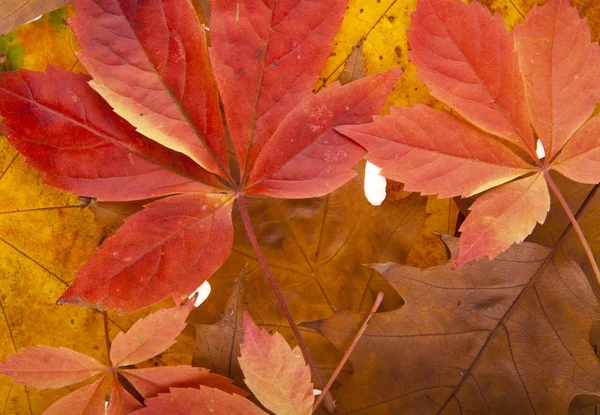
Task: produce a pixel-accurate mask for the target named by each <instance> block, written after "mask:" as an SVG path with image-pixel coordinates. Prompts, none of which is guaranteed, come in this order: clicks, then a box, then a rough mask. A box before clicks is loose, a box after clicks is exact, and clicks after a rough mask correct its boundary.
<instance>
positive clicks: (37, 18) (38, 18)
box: [24, 14, 44, 24]
mask: <svg viewBox="0 0 600 415" xmlns="http://www.w3.org/2000/svg"><path fill="white" fill-rule="evenodd" d="M43 16H44V15H43V14H40V15H39V16H38V17H36V18H34V19H31V20H30V21H28V22H27V23H31V22H35V21H36V20H40V19H41V18H42V17H43ZM27 23H24V24H27Z"/></svg>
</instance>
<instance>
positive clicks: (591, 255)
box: [544, 171, 600, 284]
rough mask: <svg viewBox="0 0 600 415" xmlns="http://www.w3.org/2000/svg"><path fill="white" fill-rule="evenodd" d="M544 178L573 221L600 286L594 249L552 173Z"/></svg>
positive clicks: (545, 172) (546, 174)
mask: <svg viewBox="0 0 600 415" xmlns="http://www.w3.org/2000/svg"><path fill="white" fill-rule="evenodd" d="M544 178H545V179H546V183H548V187H550V189H551V190H552V192H553V193H554V195H555V196H556V198H557V199H558V201H559V202H560V204H561V205H562V207H563V209H564V210H565V213H566V214H567V217H568V218H569V220H570V221H571V224H572V225H573V229H574V230H575V233H576V234H577V236H578V237H579V240H580V241H581V245H583V250H584V251H585V254H586V255H587V257H588V260H589V261H590V264H591V266H592V270H593V271H594V274H595V275H596V281H597V282H598V284H600V269H598V263H597V262H596V259H595V258H594V253H593V252H592V248H590V245H589V244H588V242H587V240H586V239H585V235H584V234H583V231H582V230H581V227H580V226H579V222H577V219H576V218H575V216H574V215H573V212H572V211H571V208H570V207H569V204H568V203H567V200H566V199H565V198H564V196H563V195H562V193H561V192H560V189H559V188H558V186H557V185H556V183H554V180H552V177H550V173H549V172H548V171H544Z"/></svg>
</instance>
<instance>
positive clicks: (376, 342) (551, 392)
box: [307, 237, 600, 414]
mask: <svg viewBox="0 0 600 415" xmlns="http://www.w3.org/2000/svg"><path fill="white" fill-rule="evenodd" d="M444 240H445V242H446V244H447V245H448V247H449V249H450V250H451V251H452V252H453V257H454V256H455V255H456V250H457V246H458V240H457V239H456V238H452V237H444ZM375 268H376V269H377V270H379V271H380V272H381V273H382V274H383V275H385V276H386V278H387V279H388V280H389V281H390V283H391V284H392V285H393V286H394V287H395V288H396V289H397V290H398V292H400V293H401V294H402V296H403V298H404V299H405V301H406V305H405V306H404V307H403V308H402V309H400V310H396V311H392V312H387V313H378V314H377V315H376V316H375V317H374V318H373V319H372V320H371V322H370V324H369V327H368V329H367V331H366V332H365V334H364V335H363V337H362V338H361V340H360V342H359V344H358V346H357V348H356V349H355V351H354V353H353V354H352V356H351V360H352V362H353V364H354V366H355V368H356V370H355V373H354V374H353V375H351V376H344V377H343V378H341V379H340V382H341V383H342V386H341V388H340V389H339V390H338V392H337V394H336V399H337V403H338V404H339V407H340V413H342V414H343V413H349V412H352V413H361V414H372V413H377V414H402V413H492V414H506V413H518V414H528V413H543V414H564V413H567V411H568V410H569V405H570V403H571V400H572V399H573V398H575V397H576V396H578V395H587V396H588V397H589V396H595V397H596V399H598V398H599V397H600V362H599V361H598V358H597V357H596V355H595V353H594V350H593V348H592V346H591V344H590V342H589V338H590V331H591V329H592V327H593V326H594V325H597V324H598V321H599V320H600V307H599V305H598V302H597V300H596V298H595V297H594V296H593V294H592V291H591V289H590V286H589V284H588V282H587V279H586V277H585V275H584V274H583V272H582V271H581V269H580V268H579V267H578V266H577V264H576V263H575V261H573V260H568V259H565V258H564V256H563V254H562V252H558V253H557V254H556V255H555V254H554V252H553V251H550V249H548V248H544V247H542V246H539V245H536V244H531V243H523V244H521V245H516V246H513V247H511V248H510V249H509V250H508V251H506V252H505V253H503V254H501V255H500V256H498V258H497V259H496V260H494V261H489V260H483V261H481V262H478V263H475V264H469V265H466V266H464V267H462V268H461V269H459V270H452V269H451V268H452V265H451V262H449V263H447V264H445V265H443V266H439V267H434V268H430V269H428V270H419V269H417V268H411V267H407V266H401V265H397V264H391V263H389V264H379V265H376V266H375ZM362 319H363V316H362V315H361V314H356V313H348V312H339V313H338V314H337V315H336V316H335V317H333V318H331V319H329V320H324V321H321V322H315V323H311V324H307V326H309V327H311V328H315V329H317V330H318V331H319V332H321V333H322V334H324V335H325V336H326V337H327V338H328V339H330V340H331V341H332V342H333V343H334V344H336V346H337V347H338V348H340V349H344V348H345V347H346V346H347V345H348V344H349V342H350V341H351V339H352V337H353V336H354V333H355V331H356V330H357V328H358V327H359V326H360V323H361V320H362ZM588 403H590V402H588ZM593 403H594V402H591V404H593ZM596 403H597V402H596Z"/></svg>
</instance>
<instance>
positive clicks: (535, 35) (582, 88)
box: [514, 0, 600, 159]
mask: <svg viewBox="0 0 600 415" xmlns="http://www.w3.org/2000/svg"><path fill="white" fill-rule="evenodd" d="M514 36H515V48H516V50H517V53H518V55H519V65H520V67H521V72H522V73H523V79H524V84H525V91H526V96H527V104H528V105H527V107H528V110H529V117H530V118H531V122H532V124H533V126H534V127H535V131H536V133H537V136H538V137H539V138H540V140H542V143H543V144H544V148H545V151H546V157H547V158H549V159H552V158H553V157H554V156H555V155H556V153H558V151H559V150H560V149H561V148H562V146H563V145H564V144H565V143H566V142H567V140H568V139H569V138H570V137H571V135H572V134H573V133H574V132H575V131H577V129H578V128H579V127H580V126H581V124H583V122H584V121H585V120H586V119H587V118H588V117H589V116H590V115H591V114H592V112H593V111H594V107H595V105H596V103H597V102H598V99H600V65H598V62H600V59H599V56H600V53H599V51H598V44H597V43H595V42H594V43H592V42H591V40H590V30H589V28H588V24H587V22H586V20H585V19H582V18H580V17H579V13H578V12H577V9H575V8H574V7H571V5H570V3H569V0H550V1H548V3H546V5H544V7H541V8H540V7H534V8H533V9H532V10H531V11H530V12H529V13H528V14H527V17H525V20H524V21H523V24H520V25H518V26H516V27H515V31H514Z"/></svg>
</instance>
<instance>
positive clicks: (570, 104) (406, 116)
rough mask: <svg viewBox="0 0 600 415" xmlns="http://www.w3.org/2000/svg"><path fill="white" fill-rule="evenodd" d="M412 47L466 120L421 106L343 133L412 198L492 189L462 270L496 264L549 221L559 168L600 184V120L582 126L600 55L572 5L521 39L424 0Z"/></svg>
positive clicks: (551, 9) (475, 213)
mask: <svg viewBox="0 0 600 415" xmlns="http://www.w3.org/2000/svg"><path fill="white" fill-rule="evenodd" d="M408 38H409V41H410V44H411V53H410V57H411V59H412V61H413V62H414V64H415V66H416V67H417V69H418V76H419V77H420V78H421V79H422V80H423V81H424V82H425V83H426V84H427V86H429V88H430V89H431V93H432V95H434V96H435V97H436V98H438V99H439V100H441V101H442V102H444V103H445V104H447V105H448V106H450V107H451V108H452V109H454V110H456V112H457V113H458V114H459V115H460V116H462V118H463V119H464V120H463V119H459V118H457V117H455V116H453V115H452V114H449V113H447V112H443V111H436V110H433V109H431V108H428V107H424V106H421V105H417V106H415V107H414V108H392V109H391V110H390V115H389V116H384V117H377V118H376V119H375V120H374V122H373V123H370V124H364V125H358V126H357V125H354V126H342V127H337V128H336V130H337V131H339V132H342V133H343V134H344V135H346V136H348V137H350V138H352V139H353V140H355V141H356V142H357V143H359V144H361V145H362V146H364V147H365V148H366V149H367V150H368V151H369V153H368V155H367V159H368V160H369V161H371V162H372V163H373V164H376V165H377V166H379V167H382V172H381V174H382V175H384V176H386V177H389V178H391V179H393V180H396V181H400V182H403V183H405V184H406V186H405V189H406V190H409V191H418V192H421V193H423V194H439V195H440V196H441V197H453V196H462V197H469V196H472V195H475V194H478V193H481V192H483V191H486V190H489V193H487V194H484V195H483V196H481V197H480V198H479V199H478V200H477V201H476V202H475V203H474V204H473V206H472V207H471V213H470V215H469V217H468V218H467V220H466V221H465V222H464V223H463V225H462V226H461V228H460V231H461V233H462V236H461V239H460V246H459V251H458V256H457V258H456V265H457V266H460V265H462V264H464V263H466V262H469V261H471V260H474V259H481V258H483V257H485V256H488V257H490V258H494V257H495V256H496V255H498V254H499V253H500V252H502V251H504V250H505V249H507V248H508V247H509V246H510V245H511V244H512V243H515V242H521V241H523V239H524V238H525V237H526V236H527V235H529V233H530V232H531V231H532V230H533V228H534V227H535V225H536V223H543V222H544V220H545V218H546V214H547V212H548V210H549V208H550V199H549V192H548V187H549V188H550V189H551V190H552V191H553V192H554V193H557V192H558V188H557V187H556V185H555V184H554V183H553V182H552V179H551V177H550V175H549V172H550V170H551V169H554V170H556V171H558V172H560V173H562V174H564V175H565V176H567V177H569V178H571V179H573V180H577V181H580V182H584V183H597V182H598V181H600V134H598V133H599V132H600V127H599V125H600V121H598V119H596V118H595V119H593V120H591V121H589V122H588V123H587V124H586V125H583V124H584V122H585V121H586V120H587V119H588V117H589V116H590V115H591V114H592V112H593V110H594V107H595V104H596V103H597V102H598V99H600V58H599V57H600V53H599V51H598V46H597V45H596V44H595V43H592V42H591V40H590V31H589V27H588V25H587V22H586V21H585V19H582V18H580V17H579V15H578V12H577V10H576V9H575V8H573V7H571V5H570V4H569V1H568V0H549V1H548V2H547V3H546V4H545V5H544V6H542V7H537V6H536V7H534V8H533V9H532V11H531V12H530V13H529V14H528V15H527V16H526V17H525V20H524V21H523V22H522V23H521V24H519V25H517V26H516V27H515V30H514V33H509V32H507V31H506V29H505V26H504V24H503V21H502V19H501V18H500V16H499V15H496V16H492V15H491V13H490V12H489V10H487V9H485V8H484V7H483V6H481V5H480V4H479V3H477V2H473V3H472V4H470V5H468V6H467V5H465V4H463V3H462V2H460V1H458V0H440V1H434V0H420V1H419V3H418V6H417V10H416V11H415V12H414V13H413V14H412V29H410V30H409V32H408ZM465 120H466V121H465ZM582 125H583V126H582ZM537 137H539V139H540V140H541V143H542V144H543V147H544V149H545V156H544V155H538V154H537V152H536V149H537V146H536V144H537V143H536V142H535V138H537ZM531 173H535V174H533V175H531ZM523 177H524V178H523ZM515 179H516V181H515ZM497 186H499V187H498V188H497V189H494V188H495V187H497ZM490 189H491V190H490ZM559 199H563V198H562V196H559ZM563 200H564V199H563ZM561 203H562V202H561ZM562 204H563V206H564V207H565V208H566V209H569V208H568V206H567V205H566V202H565V203H562ZM568 214H570V215H571V217H572V214H571V213H570V209H569V210H568ZM572 221H574V218H573V219H572ZM574 226H577V225H576V224H574ZM582 242H583V243H584V245H587V242H585V241H582ZM588 251H589V249H588ZM598 277H599V278H600V270H598Z"/></svg>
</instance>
